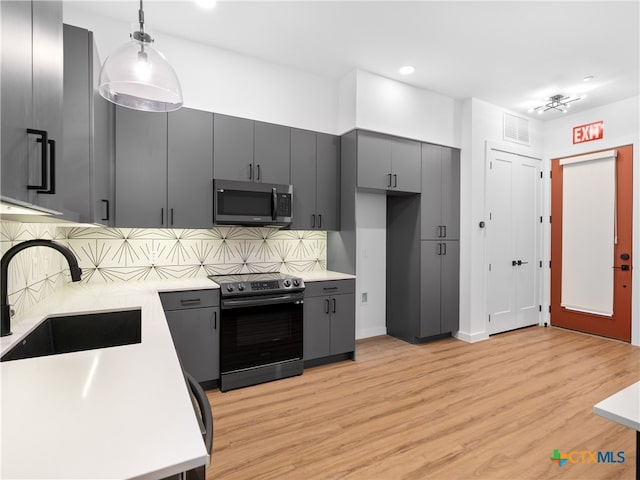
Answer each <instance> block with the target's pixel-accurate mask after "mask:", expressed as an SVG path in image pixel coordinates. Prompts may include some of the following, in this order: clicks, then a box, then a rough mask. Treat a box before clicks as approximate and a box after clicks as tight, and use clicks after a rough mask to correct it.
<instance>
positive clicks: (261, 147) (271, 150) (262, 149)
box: [253, 122, 291, 185]
mask: <svg viewBox="0 0 640 480" xmlns="http://www.w3.org/2000/svg"><path fill="white" fill-rule="evenodd" d="M290 130H291V129H290V128H289V127H284V126H282V125H274V124H272V123H264V122H255V125H254V163H255V168H254V174H253V179H254V181H256V182H264V183H279V184H285V185H288V184H289V183H291V178H290V175H289V168H290V167H289V165H290V153H289V132H290Z"/></svg>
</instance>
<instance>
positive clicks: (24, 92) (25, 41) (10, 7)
mask: <svg viewBox="0 0 640 480" xmlns="http://www.w3.org/2000/svg"><path fill="white" fill-rule="evenodd" d="M0 35H1V37H0V40H1V41H2V43H1V44H0V48H1V50H0V53H1V54H2V61H1V62H0V74H1V76H2V80H1V85H2V88H1V89H0V94H1V102H2V103H1V105H2V108H1V109H0V111H1V112H2V113H1V116H2V124H1V125H2V126H1V129H2V135H1V138H2V142H0V145H1V149H2V159H1V162H2V168H1V171H2V175H1V178H2V185H1V186H0V189H1V190H0V191H1V193H2V196H5V197H9V198H12V199H15V200H21V201H23V202H27V201H29V191H28V190H27V185H28V183H29V150H30V148H29V145H30V144H33V145H34V146H35V144H36V141H35V139H36V137H35V136H33V135H27V128H35V125H33V124H32V123H31V113H32V103H31V100H32V91H31V85H32V75H31V44H32V43H31V3H30V2H18V1H13V2H8V1H3V2H0Z"/></svg>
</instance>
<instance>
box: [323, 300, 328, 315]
mask: <svg viewBox="0 0 640 480" xmlns="http://www.w3.org/2000/svg"><path fill="white" fill-rule="evenodd" d="M324 305H325V309H324V313H326V314H328V313H329V299H328V298H325V299H324Z"/></svg>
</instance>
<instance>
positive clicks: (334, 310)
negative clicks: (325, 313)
mask: <svg viewBox="0 0 640 480" xmlns="http://www.w3.org/2000/svg"><path fill="white" fill-rule="evenodd" d="M332 300H333V313H336V299H335V298H333V299H332Z"/></svg>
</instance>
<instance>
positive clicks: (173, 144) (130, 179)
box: [116, 107, 213, 228]
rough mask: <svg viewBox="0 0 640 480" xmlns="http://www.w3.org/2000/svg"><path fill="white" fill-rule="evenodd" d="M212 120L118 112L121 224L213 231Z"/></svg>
mask: <svg viewBox="0 0 640 480" xmlns="http://www.w3.org/2000/svg"><path fill="white" fill-rule="evenodd" d="M212 123H213V119H212V114H210V113H207V112H201V111H198V110H191V109H187V108H182V109H180V110H178V111H176V112H171V113H169V114H166V113H148V112H140V111H136V110H131V109H128V108H122V107H117V108H116V224H117V225H118V226H121V227H141V228H142V227H175V228H209V227H211V226H212V225H213V218H212V215H213V213H212V208H213V206H212V203H213V196H212V179H213V164H212V151H213V146H212V128H213V125H212Z"/></svg>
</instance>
